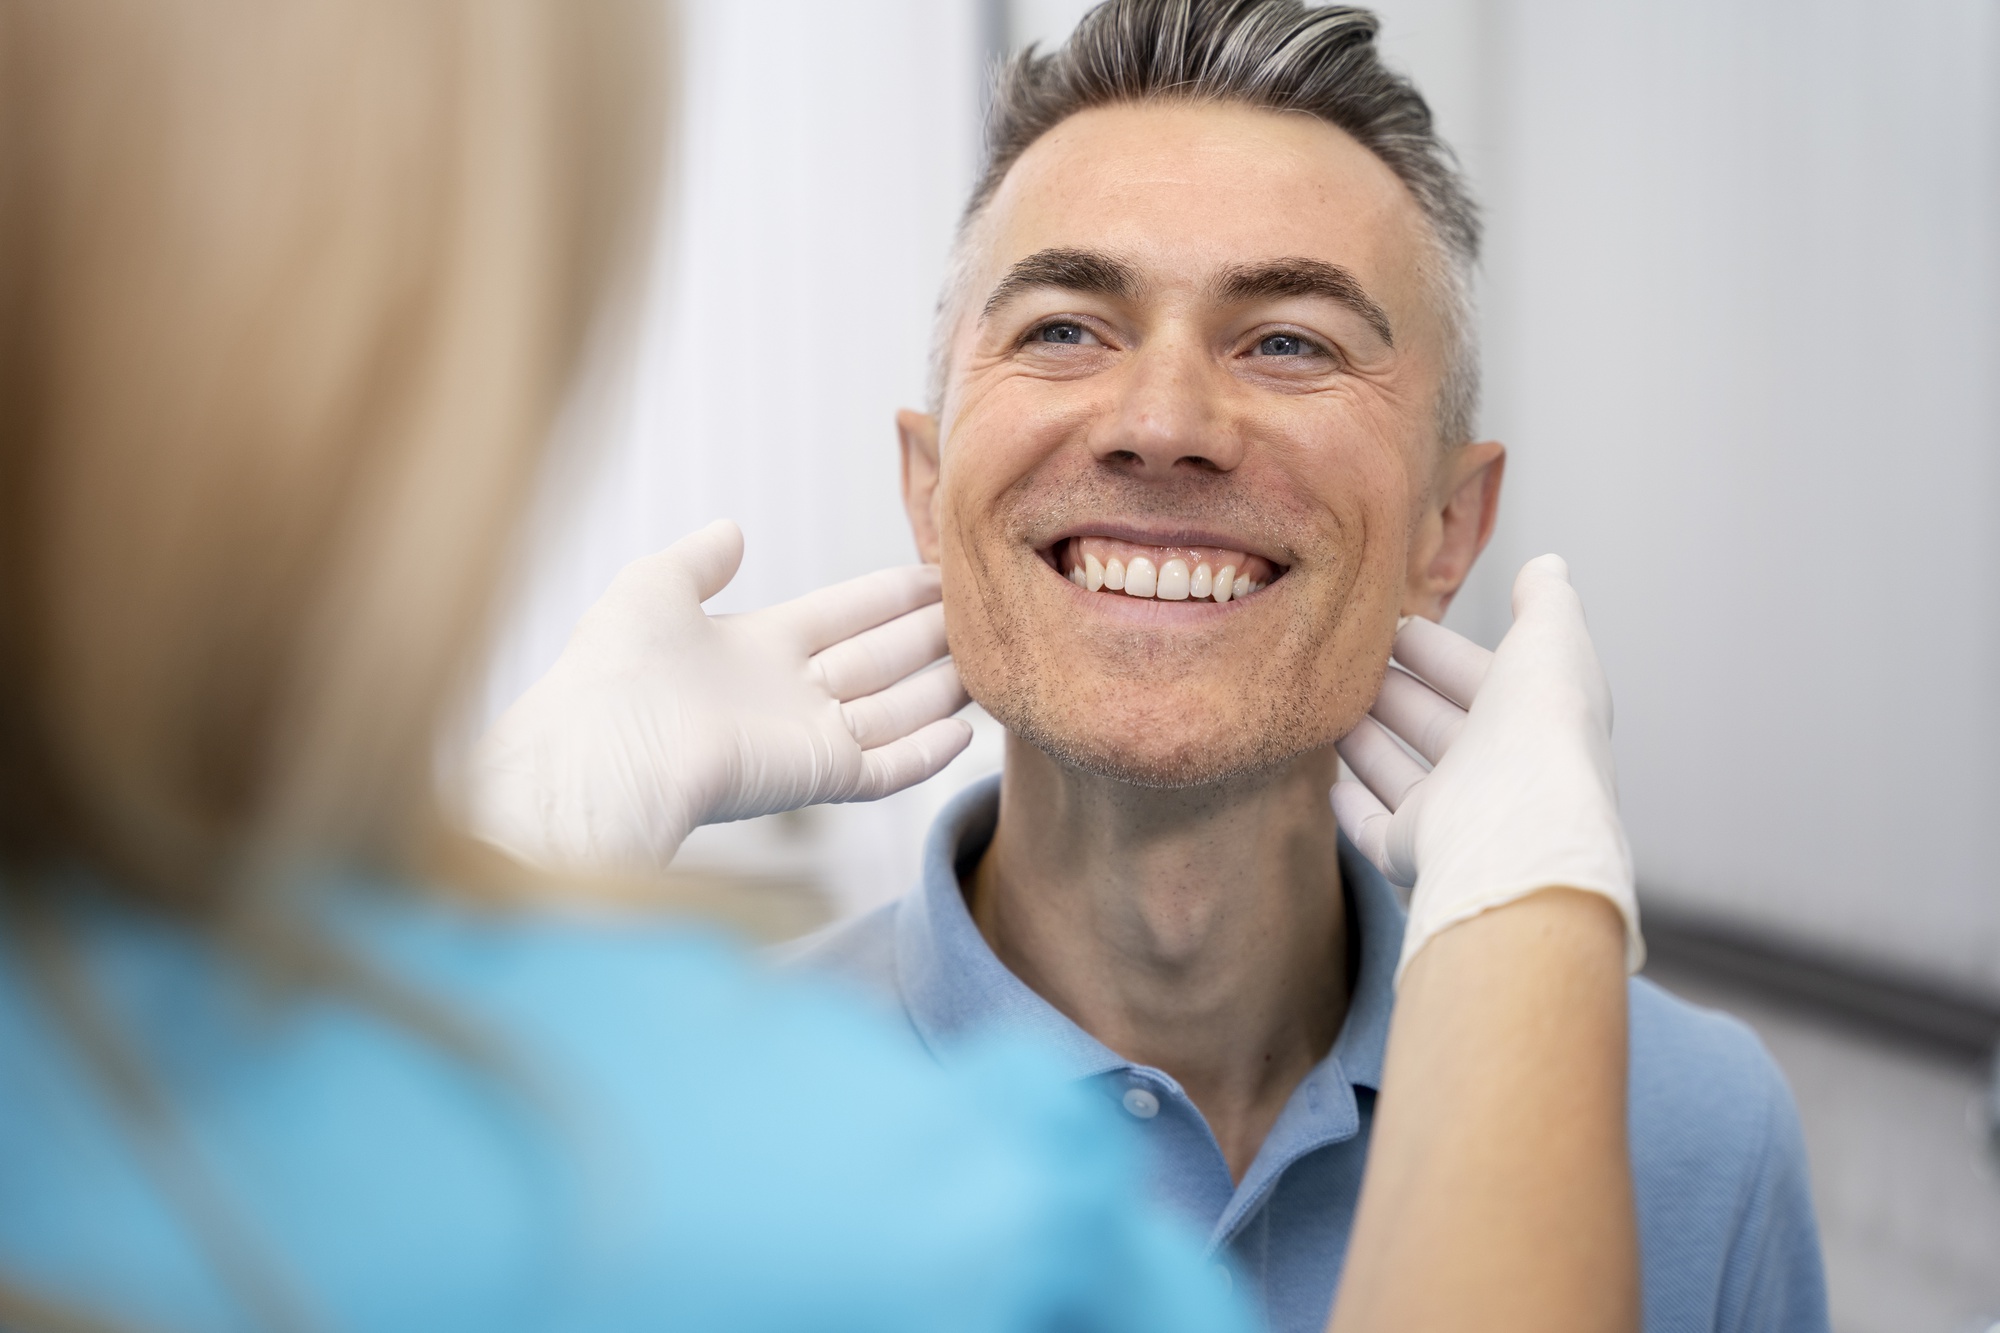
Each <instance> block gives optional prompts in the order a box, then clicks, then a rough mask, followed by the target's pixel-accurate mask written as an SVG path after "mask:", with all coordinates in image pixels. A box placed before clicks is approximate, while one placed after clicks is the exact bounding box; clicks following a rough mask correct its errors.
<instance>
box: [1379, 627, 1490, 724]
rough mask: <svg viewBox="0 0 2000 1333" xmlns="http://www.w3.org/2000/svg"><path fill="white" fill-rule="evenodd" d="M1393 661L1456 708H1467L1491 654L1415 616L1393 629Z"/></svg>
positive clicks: (1470, 705)
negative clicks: (1395, 629)
mask: <svg viewBox="0 0 2000 1333" xmlns="http://www.w3.org/2000/svg"><path fill="white" fill-rule="evenodd" d="M1396 661H1397V662H1399V663H1401V664H1402V665H1403V666H1404V667H1407V668H1408V669H1409V671H1410V674H1411V675H1413V676H1415V677H1416V678H1417V679H1418V680H1421V681H1423V682H1424V683H1425V684H1426V685H1428V686H1430V687H1431V688H1432V689H1434V690H1436V691H1437V692H1438V693H1439V694H1442V695H1443V696H1444V697H1445V698H1447V699H1449V700H1451V701H1452V702H1453V703H1455V704H1457V705H1458V706H1459V707H1460V708H1470V707H1472V700H1473V696H1475V695H1477V694H1478V693H1479V685H1480V682H1482V681H1484V680H1485V679H1486V668H1488V667H1489V666H1491V665H1493V654H1492V653H1490V652H1488V651H1487V650H1486V649H1484V648H1481V647H1480V646H1479V645H1478V644H1476V643H1474V642H1473V641H1472V640H1470V639H1468V638H1466V637H1465V636H1464V635H1462V634H1454V633H1452V632H1451V631H1450V630H1448V629H1446V628H1445V627H1444V626H1443V625H1440V624H1438V623H1437V622H1436V621H1434V620H1425V619H1423V618H1422V617H1417V618H1415V619H1412V620H1411V621H1410V622H1409V623H1407V624H1406V625H1404V626H1403V627H1402V628H1401V629H1400V630H1398V631H1396Z"/></svg>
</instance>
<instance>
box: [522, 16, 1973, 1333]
mask: <svg viewBox="0 0 2000 1333" xmlns="http://www.w3.org/2000/svg"><path fill="white" fill-rule="evenodd" d="M1087 8H1088V5H1087V4H1085V3H1079V2H1077V0H865V2H863V0H851V2H850V3H844V4H838V5H828V4H813V3H807V2H806V0H777V2H776V3H772V4H765V5H756V6H748V5H740V4H732V3H728V0H684V4H683V9H684V12H685V15H686V32H685V46H684V55H685V59H686V62H687V69H688V72H689V75H690V78H689V82H688V85H687V86H688V90H689V96H688V100H687V105H686V108H685V112H684V118H683V121H682V124H681V131H680V136H679V137H680V143H679V148H678V173H679V179H680V182H681V190H680V200H681V203H680V207H679V209H678V212H677V214H676V215H675V217H674V218H673V219H672V220H671V221H670V222H669V223H668V224H667V225H665V226H663V228H662V232H661V238H660V245H661V250H660V261H659V263H658V265H657V271H656V273H655V275H654V278H653V285H654V290H653V291H652V293H651V294H650V296H649V299H648V303H647V306H646V315H645V318H644V327H643V331H642V336H641V343H640V351H639V356H638V359H637V369H636V373H633V374H631V375H630V376H629V380H627V379H621V380H620V381H619V384H618V386H617V389H616V391H615V392H614V393H612V394H610V395H609V396H608V397H607V398H606V400H605V404H604V405H600V407H599V408H598V409H596V411H595V413H594V415H593V417H592V418H591V420H589V421H588V422H582V423H577V425H576V427H575V428H576V429H577V430H579V431H582V432H583V433H586V434H588V435H589V436H590V443H591V446H592V447H591V448H589V449H587V450H585V451H582V452H581V453H578V454H575V455H573V456H571V457H570V458H569V459H568V460H567V461H566V462H565V463H564V464H562V465H560V466H559V467H558V468H557V470H556V471H554V472H553V473H552V474H551V476H550V478H549V484H548V486H547V487H546V488H545V491H546V495H545V500H546V502H545V504H544V505H543V508H542V512H541V513H540V515H539V516H538V520H537V533H536V542H535V553H534V556H533V559H532V560H531V561H530V562H529V565H528V573H527V574H526V575H525V586H524V588H523V593H522V597H521V602H520V608H519V611H518V614H517V615H516V617H515V619H514V622H513V623H512V625H511V627H510V628H509V629H508V631H507V632H506V634H505V635H504V637H503V640H502V642H501V644H500V647H499V649H498V651H497V652H496V655H495V658H494V663H493V667H492V671H491V677H490V682H489V686H488V689H487V694H486V709H487V712H488V714H489V715H491V714H493V713H496V712H497V711H498V709H499V708H501V707H504V706H505V703H506V702H507V701H508V700H510V699H511V698H512V697H513V696H514V695H515V694H517V693H518V692H519V691H520V690H521V689H523V688H525V686H526V685H527V684H528V683H529V682H530V681H531V680H532V679H533V678H534V677H535V676H536V675H538V674H539V673H540V672H541V671H542V670H544V669H545V668H546V667H547V665H548V664H549V663H550V662H552V661H553V660H554V658H555V656H556V654H557V653H558V652H559V651H560V648H561V645H562V642H563V640H564V638H565V637H566V636H567V633H568V630H569V627H570V625H571V624H572V623H573V622H574V620H575V619H576V617H577V616H578V615H579V614H580V613H581V612H582V611H583V609H584V608H585V607H586V606H588V605H589V604H590V602H591V601H593V600H594V599H595V598H596V596H597V595H598V594H599V593H600V592H601V591H602V590H603V588H604V586H605V585H606V584H607V583H608V582H609V581H610V579H611V576H612V575H613V574H614V573H615V572H616V570H617V569H618V567H619V566H620V565H622V564H623V563H625V562H626V561H627V560H630V559H632V558H634V557H636V556H638V555H642V554H644V553H646V552H648V551H652V550H655V549H657V548H659V547H661V546H663V545H665V544H667V543H668V542H669V541H671V540H673V539H674V538H676V537H678V536H680V535H682V534H684V533H686V532H688V531H690V530H691V529H693V528H695V527H697V526H699V525H701V524H702V523H704V522H706V521H707V520H709V519H711V518H714V517H717V516H724V515H726V516H729V517H732V518H735V519H736V520H738V521H739V522H740V523H741V524H742V525H743V528H744V530H745V532H746V534H747V536H748V556H747V558H746V560H745V563H744V568H743V572H742V574H741V575H740V576H739V578H738V579H737V581H736V583H735V584H734V585H733V586H732V587H731V588H730V589H728V590H727V591H726V592H725V593H724V594H723V595H722V596H721V597H720V598H718V599H717V601H716V602H715V603H713V604H712V606H713V607H714V608H718V609H722V610H730V609H747V608H750V607H754V606H760V605H765V604H768V603H770V602H772V601H775V600H779V599H782V598H785V597H790V596H793V595H796V594H798V593H801V592H804V591H806V590H808V589H810V588H813V587H817V586H819V585H822V584H825V583H829V582H832V581H835V580H838V579H842V578H847V577H850V576H852V575H856V574H860V573H863V572H866V571H867V570H870V569H874V568H878V567H881V566H883V565H887V564H895V563H904V562H907V561H909V560H911V559H913V558H914V553H913V550H912V547H911V544H910V540H909V537H908V533H907V528H906V526H905V523H904V519H903V515H902V512H901V506H900V502H899V499H898V492H897V458H896V451H895V436H894V430H893V423H892V414H893V412H894V411H895V409H896V408H897V407H899V406H906V405H907V406H921V405H922V400H923V396H924V384H925V360H926V339H927V335H928V331H929V322H930V312H931V308H932V304H933V301H934V299H935V296H936V292H937V288H938V284H939V281H940V279H941V276H942V271H943V263H944V256H945V250H946V246H947V243H948V240H949V237H950V233H951V228H952V225H953V223H954V221H955V219H956V216H957V213H958V210H959V207H960V206H961V204H962V201H963V197H964V193H965V191H966V190H967V188H968V187H969V185H970V183H971V178H972V173H973V170H974V168H975V165H976V162H977V154H978V128H979V120H980V112H981V99H982V95H983V89H984V82H985V73H986V71H987V70H988V69H989V68H990V67H991V65H992V63H993V61H995V60H996V59H998V58H999V57H1000V56H1002V55H1004V54H1005V53H1006V52H1008V51H1010V50H1013V49H1017V48H1018V47H1020V46H1021V45H1024V44H1025V43H1027V42H1030V41H1041V42H1044V43H1048V42H1055V41H1060V40H1061V38H1062V37H1063V35H1064V34H1065V33H1066V32H1067V31H1068V29H1069V27H1070V26H1071V25H1072V24H1073V23H1074V22H1075V21H1076V19H1077V17H1078V16H1079V15H1080V14H1081V13H1082V12H1083V11H1084V10H1085V9H1087ZM1376 8H1377V10H1378V12H1380V13H1381V15H1382V17H1383V23H1384V26H1383V35H1382V41H1383V45H1384V47H1385V49H1386V50H1387V52H1388V53H1389V55H1390V57H1391V58H1392V60H1393V61H1394V62H1395V63H1396V64H1398V65H1399V66H1400V67H1401V68H1403V69H1405V70H1406V71H1407V72H1408V73H1410V74H1411V75H1412V76H1413V77H1414V78H1415V79H1416V81H1417V83H1418V84H1419V86H1420V87H1421V88H1422V89H1423V90H1424V91H1425V93H1426V94H1427V95H1428V97H1429V98H1430V100H1431V104H1432V106H1433V108H1434V109H1435V110H1436V112H1437V114H1438V116H1439V119H1440V121H1441V123H1442V125H1443V128H1444V131H1445V134H1446V136H1447V137H1448V138H1449V139H1450V140H1451V142H1452V143H1453V144H1454V145H1455V146H1456V147H1457V149H1458V151H1459V153H1460V154H1461V156H1462V158H1463V159H1464V162H1465V164H1466V166H1467V167H1468V169H1469V172H1470V174H1471V176H1472V179H1473V181H1474V183H1475V186H1476V188H1477V190H1478V192H1479V194H1480V196H1481V198H1482V199H1483V201H1484V203H1485V206H1486V209H1487V216H1488V220H1489V239H1488V248H1487V256H1486V263H1485V273H1484V280H1483V290H1482V320H1483V334H1484V343H1485V364H1486V386H1487V388H1486V404H1485V410H1484V413H1483V418H1482V419H1483V431H1484V433H1485V434H1487V435H1489V436H1491V437H1494V438H1498V439H1501V440H1504V441H1506V442H1507V444H1508V445H1509V447H1510V451H1511V452H1510V462H1509V469H1508V479H1507V490H1506V496H1505V500H1504V503H1503V506H1502V513H1503V516H1502V519H1501V524H1500V528H1499V532H1498V535H1497V536H1496V538H1495V540H1494V544H1493V546H1492V548H1491V549H1490V551H1489V552H1488V554H1487V555H1486V557H1485V558H1484V560H1483V561H1482V564H1481V568H1480V570H1479V571H1478V572H1477V573H1476V574H1475V576H1474V580H1473V583H1472V585H1471V586H1470V587H1468V589H1467V590H1466V592H1465V594H1464V595H1463V596H1462V598H1461V599H1460V601H1459V603H1458V604H1457V605H1456V606H1455V607H1454V608H1453V611H1452V623H1454V624H1455V625H1456V626H1457V627H1458V628H1459V629H1461V630H1462V631H1464V632H1466V633H1468V634H1471V635H1473V636H1474V637H1476V638H1479V639H1481V640H1483V641H1485V642H1487V643H1492V642H1494V641H1496V640H1497V639H1498V637H1499V635H1500V634H1501V633H1502V632H1503V631H1504V629H1505V626H1506V624H1507V622H1508V612H1507V606H1506V591H1507V586H1508V583H1509V581H1510V579H1511V575H1512V572H1513V570H1514V569H1516V568H1517V567H1518V566H1519V565H1520V563H1521V562H1522V561H1523V560H1525V559H1527V558H1529V557H1531V556H1533V555H1536V554H1539V553H1540V552H1542V551H1545V550H1556V551H1560V552H1561V553H1563V554H1564V555H1566V556H1567V557H1568V558H1569V560H1570V563H1571V567H1572V569H1573V571H1574V574H1575V578H1576V581H1577V583H1578V584H1579V586H1580V587H1581V589H1582V591H1583V594H1584V598H1585V601H1586V603H1587V605H1588V606H1589V608H1590V612H1591V617H1592V624H1593V627H1594V629H1595V631H1596V633H1597V636H1598V641H1599V644H1600V647H1601V649H1602V651H1603V654H1604V657H1605V660H1606V665H1607V667H1608V669H1609V671H1610V674H1611V679H1612V681H1613V683H1614V685H1615V687H1616V692H1617V696H1618V706H1619V725H1618V737H1617V744H1618V751H1619V767H1620V776H1621V782H1622V784H1623V800H1624V807H1625V811H1626V815H1627V818H1628V820H1629V824H1630V829H1631V833H1632V838H1633V842H1634V846H1635V851H1636V853H1637V856H1638V864H1639V871H1640V883H1641V890H1642V895H1643V898H1644V902H1645V906H1646V911H1647V934H1648V938H1649V940H1650V941H1651V943H1652V948H1653V962H1652V964H1651V965H1650V966H1649V968H1648V971H1649V973H1650V974H1651V975H1653V976H1654V978H1655V979H1656V980H1657V981H1659V982H1660V983H1661V984H1663V985H1665V986H1667V987H1669V988H1670V989H1673V990H1675V991H1678V992H1680V993H1682V994H1684V995H1686V996H1688V997H1689V998H1691V999H1694V1000H1696V1001H1697V1002H1699V1003H1703V1004H1708V1005H1712V1006H1715V1007H1718V1008H1722V1009H1727V1010H1730V1011H1732V1012H1734V1013H1736V1014H1738V1015H1740V1016H1742V1017H1743V1018H1744V1019H1746V1020H1747V1021H1749V1022H1750V1023H1751V1024H1752V1025H1754V1026H1755V1027H1756V1028H1757V1030H1758V1031H1759V1033H1760V1034H1761V1035H1762V1036H1763V1038H1764V1040H1765V1042H1766V1044H1767V1045H1768V1046H1769V1047H1770V1048H1771V1050H1772V1052H1773V1053H1774V1054H1775V1055H1776V1057H1777V1059H1778V1060H1779V1062H1780V1063H1781V1064H1782V1065H1783V1066H1784V1068H1785V1071H1786V1073H1787V1075H1788V1076H1789V1078H1790V1080H1791V1083H1792V1087H1793V1089H1794V1091H1795V1092H1796V1094H1797V1096H1798V1099H1799V1102H1800V1109H1801V1112H1802V1115H1803V1119H1804V1124H1805V1131H1806V1137H1807V1147H1808V1151H1809V1154H1810V1157H1811V1161H1812V1168H1813V1173H1814V1188H1815V1192H1816V1199H1817V1203H1818V1207H1819V1213H1820V1221H1821V1226H1822V1229H1823V1237H1824V1242H1825V1249H1826V1257H1827V1263H1828V1269H1829V1281H1830V1287H1831V1294H1832V1299H1833V1308H1834V1321H1835V1327H1836V1328H1837V1329H1838V1330H1840V1331H1841V1333H1876V1331H1877V1330H1880V1331H1882V1333H1888V1331H1889V1330H1896V1331H1897V1333H1915V1331H1921V1333H1931V1331H1935V1333H1973V1331H1977V1330H1986V1329H1989V1328H2000V1165H1996V1163H2000V1138H1996V1135H2000V1130H1996V1129H1995V1128H1994V1126H1995V1125H1996V1124H2000V1082H1996V1073H2000V1071H1996V1067H1995V1063H1994V1062H1995V1047H1996V1043H2000V866H1996V861H1995V857H1996V856H2000V848H1996V843H2000V696H1996V693H1995V686H1996V685H2000V374H1996V371H2000V6H1997V5H1995V4H1994V3H1992V0H1911V2H1910V3H1906V4H1899V5H1896V6H1883V5H1880V4H1872V3H1863V2H1862V0H1765V2H1764V3H1759V4H1754V5H1748V4H1743V3H1741V2H1740V0H1683V2H1682V3H1678V4H1674V5H1648V6H1640V5H1619V6H1611V5H1603V4H1598V3H1586V2H1585V0H1386V2H1385V3H1382V4H1378V5H1377V6H1376ZM998 762H999V736H998V731H997V728H996V727H994V726H993V724H992V723H990V722H989V721H985V720H981V721H980V722H979V739H978V740H977V741H976V742H975V743H974V745H973V747H972V749H971V751H969V752H968V753H967V754H966V755H965V756H964V757H962V758H961V759H960V760H958V761H957V762H956V763H954V764H953V765H952V767H951V768H950V769H948V770H947V771H946V772H945V773H943V774H942V775H940V776H939V777H938V778H936V779H934V780H933V781H932V782H930V783H927V784H925V785H924V786H923V787H920V788H917V789H915V790H912V791H910V792H906V793H903V794H902V795H900V796H898V797H895V798H892V799H891V800H889V801H885V802H881V803H879V804H876V805H872V806H853V807H837V808H831V809H821V810H816V811H807V812H802V813H800V814H796V815H790V816H783V817H780V818H777V819H773V820H760V821H753V822H750V823H745V824H739V825H731V826H725V827H720V828H712V829H706V830H702V831H700V832H699V833H698V834H697V835H696V837H695V839H693V840H692V841H691V842H690V843H689V845H688V848H687V850H686V851H685V852H684V853H683V855H684V858H685V859H686V861H687V862H688V863H691V864H701V865H704V866H706V867H708V868H711V869H715V870H719V871H724V872H727V873H732V874H736V875H740V876H742V877H743V878H744V880H745V882H746V884H748V885H752V886H754V887H755V889H756V891H760V892H765V893H771V894H777V895H784V896H786V897H787V898H788V900H790V901H792V902H793V903H794V904H795V905H797V906H798V907H799V909H800V911H801V912H802V914H803V915H804V916H806V917H816V918H820V919H827V918H832V917H835V916H841V915H846V914H850V913H854V912H860V911H864V910H867V909H869V908H871V907H874V906H876V905H879V904H881V903H884V902H887V901H889V900H890V899H892V898H894V897H896V896H898V895H899V894H901V893H902V892H903V891H904V890H905V889H907V888H908V887H909V886H910V885H911V883H912V882H913V881H914V878H915V872H916V865H917V858H918V852H919V847H920V844H921V840H922V837H923V832H924V829H925V827H926V826H927V824H928V823H929V820H930V818H931V816H932V814H933V813H934V812H935V811H936V810H937V808H938V807H939V806H940V805H941V804H942V803H943V802H944V800H945V799H946V798H948V797H949V796H950V794H951V793H952V792H954V791H956V790H957V789H958V788H960V787H962V786H963V785H964V784H965V783H966V782H967V781H969V780H971V779H972V778H973V777H976V776H978V775H979V774H980V773H982V772H985V771H988V770H990V769H992V768H995V767H997V766H998Z"/></svg>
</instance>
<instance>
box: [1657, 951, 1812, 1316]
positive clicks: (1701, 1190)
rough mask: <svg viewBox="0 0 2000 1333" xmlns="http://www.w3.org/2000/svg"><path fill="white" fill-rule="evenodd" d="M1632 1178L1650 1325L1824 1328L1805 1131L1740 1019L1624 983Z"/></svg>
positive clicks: (1780, 1078)
mask: <svg viewBox="0 0 2000 1333" xmlns="http://www.w3.org/2000/svg"><path fill="white" fill-rule="evenodd" d="M1630 995H1631V1033H1632V1049H1631V1060H1632V1065H1631V1098H1632V1101H1631V1136H1632V1138H1631V1148H1632V1178H1633V1187H1634V1192H1635V1194H1636V1195H1637V1202H1638V1205H1639V1231H1640V1238H1641V1241H1642V1243H1643V1245H1644V1249H1645V1251H1646V1306H1647V1327H1649V1328H1652V1327H1661V1328H1668V1327H1684V1326H1685V1327H1703V1328H1714V1329H1722V1330H1736V1329H1776V1330H1785V1331H1786V1333H1790V1331H1792V1330H1799V1331H1801V1333H1823V1330H1824V1329H1825V1328H1826V1286H1825V1277H1824V1273H1823V1270H1822V1268H1821V1265H1820V1257H1819V1236H1818V1228H1817V1226H1816V1224H1815V1223H1814V1220H1813V1209H1812V1192H1811V1187H1810V1184H1809V1181H1808V1177H1807V1169H1806V1159H1805V1140H1804V1136H1803V1134H1802V1133H1801V1132H1800V1127H1799V1117H1798V1110H1797V1108H1796V1107H1795V1106H1794V1104H1793V1102H1792V1094H1791V1090H1790V1089H1789V1088H1788V1087H1787V1086H1786V1085H1785V1077H1784V1075H1783V1074H1782V1073H1780V1072H1779V1071H1778V1066H1777V1062H1776V1061H1774V1060H1773V1059H1772V1058H1771V1055H1770V1052H1768V1051H1766V1050H1765V1049H1764V1044H1763V1042H1761V1041H1759V1040H1758V1039H1757V1035H1756V1033H1754V1032H1752V1031H1751V1030H1750V1028H1749V1027H1748V1026H1747V1025H1745V1024H1744V1023H1743V1022H1742V1021H1741V1020H1739V1019H1736V1018H1732V1017H1730V1016H1729V1015H1727V1014H1721V1013H1716V1012H1715V1011H1713V1010H1708V1009H1702V1008H1699V1007H1697V1006H1695V1005H1692V1004H1689V1003H1688V1002H1687V1001H1685V1000H1682V999H1679V998H1678V997H1676V996H1673V995H1669V994H1668V993H1667V992H1666V991H1664V990H1661V989H1660V988H1659V987H1658V986H1656V985H1654V984H1653V983H1651V982H1649V981H1645V980H1634V981H1633V983H1632V987H1631V992H1630Z"/></svg>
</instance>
